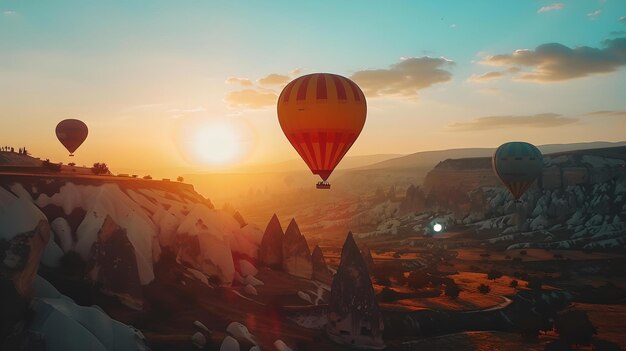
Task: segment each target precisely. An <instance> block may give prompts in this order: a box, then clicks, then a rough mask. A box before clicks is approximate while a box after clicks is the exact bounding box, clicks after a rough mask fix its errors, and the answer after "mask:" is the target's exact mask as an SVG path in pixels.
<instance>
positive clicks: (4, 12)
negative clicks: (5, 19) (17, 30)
mask: <svg viewBox="0 0 626 351" xmlns="http://www.w3.org/2000/svg"><path fill="white" fill-rule="evenodd" d="M2 14H3V15H5V16H15V15H17V12H15V11H11V10H6V11H2Z"/></svg>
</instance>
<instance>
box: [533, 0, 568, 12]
mask: <svg viewBox="0 0 626 351" xmlns="http://www.w3.org/2000/svg"><path fill="white" fill-rule="evenodd" d="M563 7H565V5H563V3H562V2H556V3H554V4H552V5H548V6H542V7H541V8H540V9H539V10H537V13H546V12H550V11H557V10H563Z"/></svg>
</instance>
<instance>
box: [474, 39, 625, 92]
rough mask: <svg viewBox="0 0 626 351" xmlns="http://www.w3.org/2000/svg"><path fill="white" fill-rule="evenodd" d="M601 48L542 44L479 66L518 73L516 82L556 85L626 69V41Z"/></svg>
mask: <svg viewBox="0 0 626 351" xmlns="http://www.w3.org/2000/svg"><path fill="white" fill-rule="evenodd" d="M604 46H605V47H604V48H601V49H598V48H592V47H588V46H580V47H576V48H573V49H571V48H569V47H567V46H565V45H562V44H559V43H548V44H543V45H540V46H538V47H537V48H535V50H528V49H520V50H516V51H515V52H513V53H512V54H502V55H495V56H489V57H487V58H485V59H484V60H483V61H482V62H481V63H482V64H485V65H490V66H498V67H508V68H509V69H511V68H515V69H519V68H522V67H527V68H530V72H528V71H521V70H520V71H519V74H517V75H516V76H514V78H515V79H519V80H526V81H533V82H541V83H546V82H558V81H565V80H569V79H574V78H581V77H587V76H590V75H594V74H601V73H611V72H614V71H616V70H617V69H619V68H620V67H621V66H624V65H626V38H615V39H609V40H605V41H604Z"/></svg>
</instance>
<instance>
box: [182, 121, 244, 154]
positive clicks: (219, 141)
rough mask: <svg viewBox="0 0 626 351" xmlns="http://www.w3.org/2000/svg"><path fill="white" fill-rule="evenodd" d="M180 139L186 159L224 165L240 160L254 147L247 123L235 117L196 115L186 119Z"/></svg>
mask: <svg viewBox="0 0 626 351" xmlns="http://www.w3.org/2000/svg"><path fill="white" fill-rule="evenodd" d="M177 139H178V142H177V144H178V145H179V146H180V149H181V152H182V154H183V156H184V157H185V159H187V160H188V161H189V162H190V163H193V164H197V165H203V166H223V165H228V164H233V163H235V162H237V161H240V160H241V159H243V158H244V157H245V156H247V154H248V152H249V151H250V149H251V148H252V144H253V141H254V137H253V134H252V132H251V130H250V128H249V127H248V126H247V124H245V123H243V122H242V121H240V120H238V119H236V118H234V117H232V118H230V117H229V118H226V117H223V118H215V117H213V118H194V119H191V120H187V121H184V123H183V124H182V125H181V126H180V129H179V131H178V137H177Z"/></svg>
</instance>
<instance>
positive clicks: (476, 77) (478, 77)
mask: <svg viewBox="0 0 626 351" xmlns="http://www.w3.org/2000/svg"><path fill="white" fill-rule="evenodd" d="M502 77H504V72H499V71H495V72H487V73H483V74H473V75H472V76H471V77H469V79H468V80H469V81H471V82H479V83H482V82H488V81H491V80H495V79H499V78H502Z"/></svg>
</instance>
